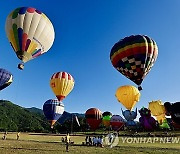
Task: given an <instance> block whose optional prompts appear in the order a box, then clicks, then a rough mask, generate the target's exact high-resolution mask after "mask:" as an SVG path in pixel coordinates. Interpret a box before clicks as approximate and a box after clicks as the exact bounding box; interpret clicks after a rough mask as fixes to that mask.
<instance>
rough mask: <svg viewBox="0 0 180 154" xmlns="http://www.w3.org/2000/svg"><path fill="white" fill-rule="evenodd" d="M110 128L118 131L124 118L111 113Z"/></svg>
mask: <svg viewBox="0 0 180 154" xmlns="http://www.w3.org/2000/svg"><path fill="white" fill-rule="evenodd" d="M110 125H111V126H112V129H113V130H115V131H118V130H119V129H121V127H122V126H123V125H124V119H123V118H122V117H121V116H120V115H113V116H112V117H111V120H110Z"/></svg>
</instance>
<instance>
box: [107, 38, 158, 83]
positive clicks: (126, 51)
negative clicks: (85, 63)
mask: <svg viewBox="0 0 180 154" xmlns="http://www.w3.org/2000/svg"><path fill="white" fill-rule="evenodd" d="M157 56H158V47H157V44H156V42H155V41H154V40H152V39H151V38H150V37H148V36H145V35H132V36H129V37H125V38H124V39H122V40H120V41H119V42H117V43H116V44H115V45H114V46H113V47H112V49H111V53H110V59H111V62H112V65H113V66H114V67H115V68H116V69H117V70H118V71H119V72H120V73H122V74H123V75H124V76H126V77H127V78H129V79H130V80H132V81H133V82H134V83H136V84H137V85H138V86H140V85H141V83H142V81H143V79H144V78H145V76H146V75H147V74H148V73H149V71H150V70H151V68H152V66H153V65H154V63H155V61H156V59H157Z"/></svg>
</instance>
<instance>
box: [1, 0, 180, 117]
mask: <svg viewBox="0 0 180 154" xmlns="http://www.w3.org/2000/svg"><path fill="white" fill-rule="evenodd" d="M21 6H31V7H35V8H37V9H39V10H41V11H42V12H43V13H45V14H46V15H47V16H48V17H49V19H50V20H51V21H52V23H53V25H54V29H55V41H54V44H53V46H52V48H51V49H50V50H49V51H48V52H47V53H46V54H44V55H42V56H41V57H39V58H37V59H34V60H31V61H29V62H27V63H26V64H25V69H24V71H20V70H18V69H17V64H18V63H19V62H20V60H19V59H18V58H17V57H16V55H15V53H14V51H13V49H12V48H11V46H10V44H9V41H8V39H7V37H6V34H5V20H6V17H7V16H8V14H9V13H10V12H11V11H12V10H14V9H15V8H17V7H21ZM0 9H1V13H0V16H1V22H0V38H1V39H0V46H1V48H0V67H2V68H5V69H7V70H9V71H10V72H12V74H13V75H14V82H13V83H12V84H11V86H9V87H8V88H6V89H4V90H3V91H1V92H0V99H5V100H10V101H12V102H13V103H15V104H18V105H20V106H23V107H38V108H42V105H43V104H44V102H45V101H46V100H48V99H54V98H55V95H54V94H53V92H52V91H51V88H50V86H49V80H50V77H51V75H52V74H53V73H55V72H58V71H67V72H69V73H70V74H71V75H72V76H73V77H74V79H75V87H74V89H73V91H72V92H71V93H70V94H69V95H68V96H67V97H66V98H65V99H64V101H63V102H64V105H65V109H66V111H69V112H80V113H83V112H85V111H86V110H87V109H88V108H90V107H96V108H99V109H100V110H101V111H102V112H104V111H106V110H107V111H111V112H112V113H113V114H120V115H121V110H120V109H121V108H123V109H125V108H124V106H123V105H121V104H120V103H118V101H117V100H116V98H115V96H114V95H115V91H116V89H117V88H118V87H119V86H122V85H134V86H136V85H135V84H134V83H133V82H131V81H130V80H128V79H127V78H125V77H124V76H123V75H121V74H120V73H119V72H118V71H116V70H115V69H114V68H113V66H112V64H111V62H110V58H109V54H110V50H111V48H112V46H113V45H114V43H116V42H117V41H118V40H119V39H122V38H124V37H126V36H129V35H132V34H144V35H148V36H150V37H151V38H153V39H154V40H155V41H156V43H157V45H158V48H159V55H158V58H157V61H156V63H155V65H154V67H153V68H152V70H151V71H150V73H149V74H148V75H147V77H146V78H145V80H144V82H143V84H142V86H143V90H142V91H141V98H140V101H139V102H138V103H137V105H136V106H135V107H137V108H141V107H142V106H145V107H148V102H150V101H152V100H162V101H163V102H165V101H171V102H175V101H179V87H180V82H179V80H180V78H179V76H180V69H179V66H180V64H179V61H180V60H179V57H180V48H179V44H180V35H179V34H180V1H179V0H174V1H173V2H172V1H169V0H159V1H157V0H151V1H145V0H136V1H135V0H126V1H125V0H86V1H85V0H76V1H74V0H66V1H62V0H51V1H50V0H47V1H45V0H38V1H37V0H31V1H27V0H6V1H1V2H0Z"/></svg>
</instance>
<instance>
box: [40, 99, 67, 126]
mask: <svg viewBox="0 0 180 154" xmlns="http://www.w3.org/2000/svg"><path fill="white" fill-rule="evenodd" d="M43 112H44V115H45V116H46V118H47V120H48V121H49V123H50V124H51V128H53V125H54V124H55V123H56V121H57V120H58V119H59V118H60V117H61V115H62V114H63V112H64V104H63V103H62V102H60V101H58V100H53V99H49V100H47V101H46V102H45V103H44V105H43Z"/></svg>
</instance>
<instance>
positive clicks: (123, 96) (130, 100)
mask: <svg viewBox="0 0 180 154" xmlns="http://www.w3.org/2000/svg"><path fill="white" fill-rule="evenodd" d="M115 96H116V98H117V100H118V101H119V102H120V103H122V104H123V105H124V106H125V107H126V108H127V109H128V110H132V109H133V107H134V106H135V105H136V103H137V102H138V101H139V98H140V96H141V94H140V92H139V90H138V89H137V88H136V87H134V86H130V85H125V86H121V87H119V88H118V89H117V91H116V94H115Z"/></svg>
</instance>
